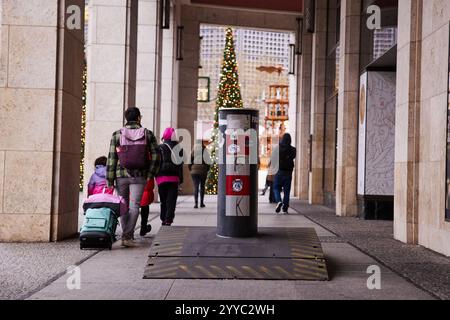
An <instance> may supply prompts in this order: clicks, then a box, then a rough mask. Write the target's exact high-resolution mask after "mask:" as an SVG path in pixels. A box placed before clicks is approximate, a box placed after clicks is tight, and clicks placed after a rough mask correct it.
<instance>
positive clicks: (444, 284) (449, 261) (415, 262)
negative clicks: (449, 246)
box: [293, 201, 450, 300]
mask: <svg viewBox="0 0 450 320" xmlns="http://www.w3.org/2000/svg"><path fill="white" fill-rule="evenodd" d="M293 208H294V209H295V210H296V211H297V212H298V213H300V214H304V215H305V217H306V218H308V219H310V220H311V221H312V222H315V223H318V224H319V225H320V226H322V227H326V229H327V230H329V231H330V232H333V233H334V234H336V235H338V236H339V238H340V239H342V240H344V241H346V242H348V243H350V244H352V245H353V246H355V247H357V248H358V249H359V250H361V251H362V252H364V253H365V254H369V255H370V256H371V257H373V258H374V259H376V261H377V263H378V264H383V265H384V266H385V267H387V268H389V269H391V270H392V271H393V272H396V273H397V274H399V275H401V276H402V277H403V278H405V279H406V280H407V281H410V282H412V283H414V284H415V285H416V286H418V287H420V288H422V289H423V290H426V291H427V292H429V293H431V294H433V295H434V296H435V297H438V298H440V299H444V300H450V258H449V257H444V256H443V255H440V254H438V253H435V252H433V251H431V250H428V249H426V248H424V247H421V246H415V245H408V244H404V243H402V242H400V241H396V240H395V239H394V236H393V223H392V221H367V220H361V219H357V218H347V217H337V216H336V215H335V213H334V212H333V211H332V210H331V209H329V208H325V207H321V206H309V205H307V203H305V202H303V201H294V202H293Z"/></svg>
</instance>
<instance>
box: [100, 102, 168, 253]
mask: <svg viewBox="0 0 450 320" xmlns="http://www.w3.org/2000/svg"><path fill="white" fill-rule="evenodd" d="M125 119H126V121H127V123H126V125H125V127H124V128H122V129H120V130H118V131H116V132H114V133H113V135H112V138H111V143H110V149H109V155H108V161H107V165H106V178H107V182H108V186H110V187H112V186H114V184H115V185H116V187H117V192H118V194H119V195H120V196H122V197H123V198H124V199H125V201H126V203H127V205H128V209H129V212H128V214H126V215H124V216H122V217H121V218H120V219H121V225H122V245H123V246H125V247H134V246H135V245H136V244H135V242H134V229H135V227H136V222H137V219H138V217H139V206H140V203H141V198H142V193H143V191H144V187H145V185H146V183H147V181H148V180H150V179H153V178H154V176H155V175H156V174H157V172H158V168H159V161H160V160H159V153H158V149H157V148H158V146H157V142H156V138H155V135H154V134H153V132H152V131H150V130H148V129H146V128H143V127H142V125H141V120H142V116H141V112H140V110H139V109H138V108H134V107H130V108H128V109H127V110H126V111H125Z"/></svg>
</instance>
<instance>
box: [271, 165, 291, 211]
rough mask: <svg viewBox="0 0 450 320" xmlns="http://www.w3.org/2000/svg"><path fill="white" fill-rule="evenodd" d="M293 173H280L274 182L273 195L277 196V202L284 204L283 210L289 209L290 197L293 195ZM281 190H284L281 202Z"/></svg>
mask: <svg viewBox="0 0 450 320" xmlns="http://www.w3.org/2000/svg"><path fill="white" fill-rule="evenodd" d="M291 184H292V173H291V172H278V173H277V174H276V175H275V179H274V181H273V193H274V196H275V202H276V203H280V202H283V209H284V210H287V209H288V208H289V197H290V193H291ZM281 189H283V193H284V196H283V201H281Z"/></svg>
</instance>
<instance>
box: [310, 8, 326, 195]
mask: <svg viewBox="0 0 450 320" xmlns="http://www.w3.org/2000/svg"><path fill="white" fill-rule="evenodd" d="M315 20H316V26H315V29H316V30H315V33H314V35H313V37H312V76H311V86H312V88H311V125H310V134H311V135H312V148H311V157H312V163H311V165H312V167H311V168H310V173H309V175H310V177H309V202H310V203H311V204H323V200H324V199H323V169H324V159H323V150H324V149H323V148H324V113H325V85H326V84H325V72H326V47H327V43H326V40H327V0H317V1H316V19H315Z"/></svg>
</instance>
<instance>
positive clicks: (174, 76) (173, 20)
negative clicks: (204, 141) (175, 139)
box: [160, 4, 181, 132]
mask: <svg viewBox="0 0 450 320" xmlns="http://www.w3.org/2000/svg"><path fill="white" fill-rule="evenodd" d="M180 18H181V7H180V6H179V5H176V4H172V6H171V14H170V29H166V30H163V40H162V41H163V48H162V70H163V72H162V74H161V83H162V87H161V110H163V112H162V113H161V127H160V128H161V132H163V131H164V129H165V128H167V127H174V128H177V126H178V113H177V103H178V72H179V63H178V61H177V60H176V58H177V56H176V55H177V54H176V50H177V43H176V40H177V39H176V37H177V28H178V26H179V25H180Z"/></svg>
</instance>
